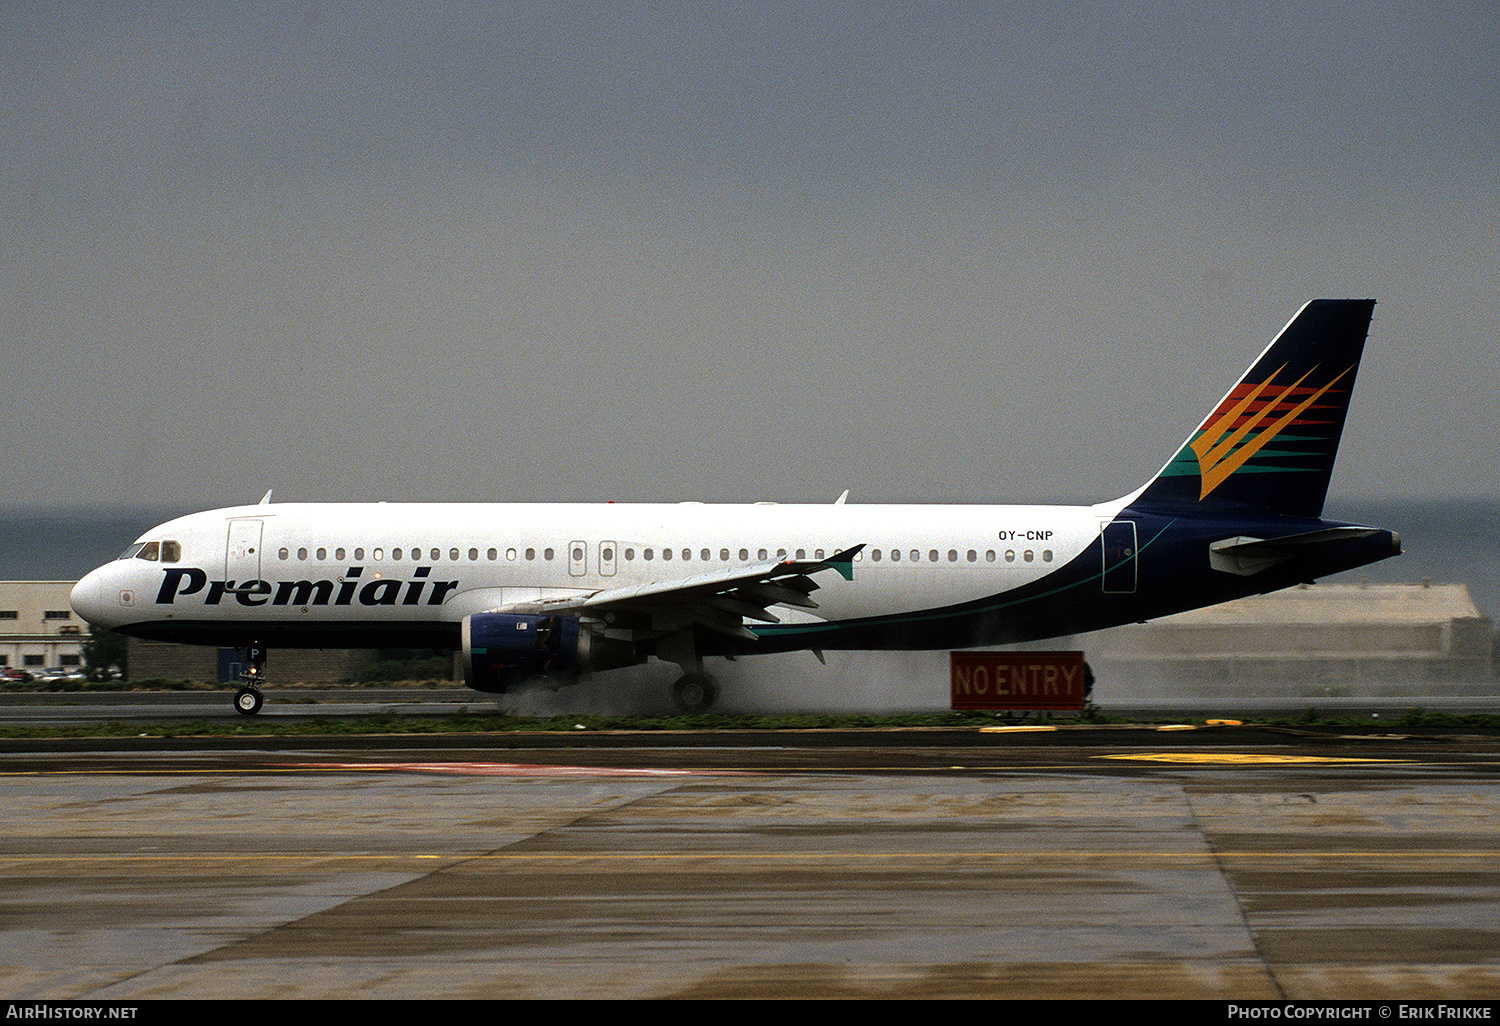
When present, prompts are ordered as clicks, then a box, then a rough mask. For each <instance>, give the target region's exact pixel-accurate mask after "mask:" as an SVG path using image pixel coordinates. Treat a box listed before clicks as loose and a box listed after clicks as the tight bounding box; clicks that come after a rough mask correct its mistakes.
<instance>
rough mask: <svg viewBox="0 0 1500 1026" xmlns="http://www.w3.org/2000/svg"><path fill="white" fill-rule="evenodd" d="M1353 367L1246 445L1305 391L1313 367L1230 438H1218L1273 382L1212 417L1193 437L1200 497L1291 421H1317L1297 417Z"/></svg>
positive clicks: (1283, 415) (1282, 416)
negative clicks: (1295, 394) (1289, 399)
mask: <svg viewBox="0 0 1500 1026" xmlns="http://www.w3.org/2000/svg"><path fill="white" fill-rule="evenodd" d="M1316 369H1317V368H1314V370H1316ZM1353 370H1354V368H1353V367H1346V368H1345V369H1344V371H1343V373H1341V374H1339V376H1338V377H1336V378H1334V379H1333V380H1332V381H1330V382H1329V383H1328V384H1326V385H1324V386H1323V387H1322V388H1320V389H1318V390H1317V391H1316V392H1313V393H1312V394H1311V395H1309V396H1308V397H1307V398H1306V399H1304V400H1302V402H1300V403H1298V404H1297V405H1296V406H1293V407H1292V408H1291V409H1290V410H1288V411H1287V412H1286V413H1283V414H1282V415H1281V416H1280V417H1278V418H1277V419H1276V420H1275V421H1273V422H1272V423H1271V424H1270V425H1269V426H1268V427H1265V428H1262V429H1261V430H1260V431H1259V433H1257V434H1256V435H1255V436H1254V437H1253V438H1251V439H1249V440H1248V441H1246V442H1245V443H1244V444H1243V445H1241V444H1240V443H1241V441H1242V440H1243V439H1244V438H1245V436H1246V435H1247V434H1249V433H1250V432H1251V431H1253V430H1255V429H1256V428H1259V427H1261V425H1262V424H1263V423H1264V421H1265V419H1266V417H1267V415H1269V414H1270V413H1272V412H1274V411H1275V410H1276V409H1277V408H1279V407H1280V406H1281V405H1282V404H1283V403H1284V402H1285V401H1286V400H1287V397H1288V396H1290V395H1291V394H1292V393H1293V391H1301V389H1300V388H1299V386H1300V385H1301V384H1302V382H1304V381H1306V380H1307V377H1308V375H1309V374H1311V373H1313V372H1312V371H1308V372H1307V374H1304V375H1302V377H1300V378H1298V379H1297V383H1296V384H1295V385H1292V386H1290V387H1288V388H1287V389H1285V390H1284V391H1283V392H1282V393H1281V394H1280V395H1279V396H1277V398H1276V399H1275V400H1274V401H1272V402H1271V403H1269V404H1267V405H1266V406H1264V407H1262V408H1261V409H1260V410H1259V411H1258V412H1256V413H1255V414H1254V415H1253V416H1251V417H1247V418H1246V419H1245V421H1244V423H1243V424H1241V425H1240V426H1239V427H1238V428H1236V429H1235V430H1234V432H1233V433H1232V434H1230V435H1229V437H1228V438H1226V439H1224V441H1222V442H1219V443H1218V444H1217V445H1216V444H1215V442H1216V441H1217V440H1218V439H1219V438H1220V437H1221V436H1222V435H1223V434H1224V433H1225V431H1226V430H1228V428H1229V427H1230V426H1231V425H1233V424H1234V423H1235V422H1236V421H1238V420H1239V417H1240V415H1241V414H1242V413H1244V412H1245V410H1246V408H1247V407H1249V406H1250V404H1251V403H1252V402H1253V401H1254V399H1255V398H1256V397H1257V396H1259V395H1260V392H1261V391H1262V390H1263V389H1264V388H1265V387H1266V385H1268V384H1270V382H1269V381H1266V382H1264V383H1262V384H1260V385H1258V386H1256V389H1255V391H1254V392H1252V393H1251V394H1250V395H1249V396H1247V397H1246V398H1245V399H1244V400H1243V401H1242V402H1241V403H1239V405H1237V406H1236V407H1235V408H1234V409H1233V410H1231V411H1230V412H1229V413H1228V414H1227V415H1225V416H1224V417H1221V418H1219V419H1218V420H1216V421H1212V422H1211V423H1209V424H1205V425H1204V428H1203V430H1202V433H1201V434H1199V435H1198V437H1197V438H1195V439H1194V440H1193V441H1192V443H1191V446H1190V448H1191V449H1192V450H1193V452H1195V453H1197V455H1198V469H1199V476H1200V478H1201V479H1202V482H1203V484H1202V489H1201V490H1200V491H1199V493H1198V498H1200V499H1202V498H1204V497H1205V496H1206V495H1208V493H1209V492H1211V491H1213V490H1214V489H1215V488H1217V487H1218V486H1219V485H1220V484H1222V483H1223V481H1224V479H1225V478H1227V477H1229V475H1230V474H1233V473H1234V472H1235V471H1236V470H1238V469H1239V468H1240V467H1241V466H1243V465H1244V463H1245V461H1246V460H1249V459H1250V458H1252V457H1253V456H1255V454H1256V453H1258V452H1260V451H1261V449H1263V448H1265V445H1266V443H1267V442H1269V441H1271V439H1273V438H1275V437H1276V436H1277V435H1279V434H1281V432H1282V431H1283V430H1284V429H1285V428H1286V427H1287V426H1288V425H1290V424H1294V423H1299V424H1300V423H1317V422H1316V421H1312V422H1307V421H1299V420H1298V419H1297V418H1298V417H1300V416H1302V414H1303V413H1305V412H1307V410H1308V408H1309V407H1311V406H1312V405H1313V404H1314V403H1316V402H1317V401H1318V400H1319V399H1321V398H1323V396H1324V395H1325V394H1326V393H1327V392H1328V390H1329V389H1331V388H1333V386H1334V385H1336V384H1338V382H1339V380H1340V379H1341V378H1343V377H1344V376H1345V375H1347V374H1349V373H1350V372H1351V371H1353ZM1278 373H1279V372H1278ZM1273 376H1274V375H1273ZM1273 453H1274V451H1273ZM1273 453H1268V455H1272V454H1273Z"/></svg>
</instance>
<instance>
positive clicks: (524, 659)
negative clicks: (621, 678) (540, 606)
mask: <svg viewBox="0 0 1500 1026" xmlns="http://www.w3.org/2000/svg"><path fill="white" fill-rule="evenodd" d="M463 645H464V683H465V684H466V685H468V686H469V687H471V688H473V689H474V690H475V691H488V692H491V693H494V694H498V693H501V692H505V691H514V690H516V689H517V688H520V687H522V686H523V685H525V684H526V683H528V682H529V681H532V680H534V679H536V678H539V677H540V678H545V679H548V680H552V681H556V682H561V683H564V684H571V683H574V682H575V681H577V680H578V678H579V676H580V675H581V674H585V673H592V672H594V671H596V670H611V669H615V668H616V667H620V666H633V665H635V664H636V663H640V662H644V661H645V658H644V657H643V656H641V655H640V654H638V653H637V651H636V647H635V644H634V643H633V642H629V641H623V640H620V639H617V638H606V637H603V636H601V635H599V634H596V633H594V632H593V631H591V630H589V629H588V628H586V627H584V626H583V625H582V624H580V623H579V622H578V620H577V618H576V617H571V616H528V615H517V614H512V613H475V614H473V615H471V616H466V617H464V620H463Z"/></svg>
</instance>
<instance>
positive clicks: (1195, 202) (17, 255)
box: [0, 0, 1500, 507]
mask: <svg viewBox="0 0 1500 1026" xmlns="http://www.w3.org/2000/svg"><path fill="white" fill-rule="evenodd" d="M120 6H121V5H117V4H108V5H86V4H77V3H61V4H59V3H57V2H55V0H54V2H50V3H45V4H42V3H35V4H33V3H14V2H8V0H7V2H5V3H4V4H3V6H0V138H3V139H4V144H3V145H0V425H3V431H4V446H3V452H0V483H3V487H4V490H3V494H0V504H9V505H47V504H68V505H72V504H80V503H100V504H106V505H136V504H141V503H153V504H162V503H165V504H174V505H180V506H184V507H196V506H214V505H226V504H231V503H236V502H253V501H255V500H256V499H258V498H259V497H260V495H261V494H262V493H263V492H264V491H265V490H266V489H267V488H274V489H275V490H276V497H277V498H278V499H283V500H288V501H291V500H320V499H328V500H363V499H390V500H399V499H409V500H440V499H452V500H464V501H489V500H526V501H537V500H554V499H559V500H560V499H579V500H592V499H620V500H657V499H661V500H677V499H702V500H710V501H712V500H732V501H745V500H758V499H776V500H781V501H818V502H821V501H832V500H833V499H834V498H835V497H836V496H837V495H838V494H839V493H840V492H841V491H843V490H844V489H845V488H848V489H850V490H851V500H850V501H922V500H934V501H987V500H1002V501H1020V500H1026V499H1034V498H1044V497H1071V498H1077V499H1105V498H1111V497H1114V496H1116V495H1119V494H1122V493H1124V492H1126V491H1129V490H1130V489H1132V488H1134V487H1135V486H1136V485H1137V484H1139V483H1140V482H1141V481H1142V480H1144V479H1145V478H1146V477H1148V476H1149V475H1150V474H1152V473H1154V472H1155V471H1156V470H1157V469H1158V468H1159V467H1160V466H1161V464H1162V463H1164V462H1165V461H1166V460H1167V458H1168V457H1170V456H1171V455H1172V453H1173V451H1174V450H1175V448H1176V446H1177V445H1178V443H1179V442H1180V441H1181V440H1182V439H1183V438H1184V437H1185V436H1186V435H1187V433H1188V432H1189V431H1190V430H1191V429H1192V428H1193V427H1194V426H1195V425H1196V424H1197V422H1198V421H1199V420H1200V419H1201V418H1202V416H1203V415H1204V413H1205V412H1206V411H1207V409H1208V408H1209V407H1210V406H1211V405H1212V403H1213V402H1215V401H1216V400H1217V399H1218V398H1219V396H1220V395H1221V394H1222V393H1223V392H1224V391H1225V390H1226V389H1227V388H1228V386H1229V385H1230V384H1232V383H1233V381H1234V380H1235V379H1236V378H1237V377H1238V375H1239V374H1240V372H1241V371H1242V370H1243V369H1244V367H1245V366H1246V365H1247V364H1248V363H1249V362H1250V361H1251V360H1252V359H1253V358H1254V356H1255V355H1256V354H1257V353H1258V352H1259V351H1260V349H1261V348H1262V347H1263V346H1264V345H1265V344H1266V342H1267V341H1269V339H1270V338H1271V336H1272V335H1274V334H1275V332H1276V331H1277V330H1278V329H1279V328H1280V327H1281V326H1282V325H1283V324H1284V323H1285V322H1286V321H1287V320H1288V319H1289V318H1290V317H1291V316H1292V314H1293V313H1295V312H1296V310H1297V309H1298V307H1300V306H1301V305H1302V304H1303V303H1304V302H1305V301H1306V300H1308V299H1311V298H1315V297H1324V296H1328V297H1335V298H1344V297H1360V298H1362V297H1374V298H1375V299H1377V300H1378V301H1379V305H1378V306H1377V308H1376V311H1375V322H1374V326H1373V330H1372V334H1371V344H1370V346H1369V348H1368V349H1367V351H1366V355H1365V363H1364V367H1363V369H1362V372H1361V375H1360V381H1359V384H1358V388H1357V394H1356V399H1355V403H1354V406H1353V410H1352V413H1351V416H1350V420H1349V425H1348V431H1347V433H1346V438H1345V443H1344V449H1343V453H1342V455H1341V459H1340V465H1339V469H1338V471H1337V473H1336V477H1335V480H1334V483H1333V488H1332V492H1333V494H1335V495H1344V496H1349V497H1362V498H1379V497H1394V496H1476V495H1483V496H1494V495H1496V494H1497V493H1500V484H1497V480H1500V456H1497V451H1500V445H1497V439H1496V425H1497V423H1500V417H1497V412H1500V388H1497V386H1500V373H1497V371H1496V366H1497V363H1496V340H1497V337H1500V332H1497V327H1500V303H1497V299H1500V275H1497V263H1500V245H1497V243H1500V231H1497V228H1500V203H1497V183H1500V152H1497V151H1500V115H1497V111H1500V88H1497V87H1500V72H1497V69H1500V17H1497V15H1496V13H1495V7H1494V5H1493V4H1492V3H1475V4H1462V5H1455V4H1442V3H1438V4H1432V3H1421V4H1417V3H1412V4H1397V3H1380V2H1373V3H1372V2H1370V0H1361V2H1359V3H1348V4H1337V3H1332V4H1330V3H1319V4H1306V5H1301V4H1272V3H1261V4H1254V5H1221V4H1212V3H1210V4H1206V5H1205V4H1203V3H1192V4H1181V5H1177V4H1158V3H1138V4H1131V3H1106V4H1087V3H1066V4H1064V3H1058V4H1055V5H1054V4H1044V3H1021V4H1001V3H995V2H989V3H983V4H974V5H956V4H949V5H938V6H935V7H934V6H928V5H906V4H895V3H839V4H816V5H813V4H806V5H803V4H766V3H733V4H729V3H726V4H709V3H695V4H687V5H667V4H622V3H609V4H600V5H588V4H559V3H545V2H542V3H539V2H535V0H533V2H530V3H527V4H525V5H516V6H515V8H514V9H511V8H509V7H506V6H502V5H472V6H471V5H462V4H431V5H423V6H416V7H410V8H406V9H404V10H398V9H394V8H392V7H391V6H390V5H387V4H383V3H381V4H368V5H366V4H360V3H348V2H344V3H319V2H304V3H287V4H282V3H253V4H248V3H240V2H234V0H231V2H227V3H220V4H218V5H217V9H216V10H212V11H210V10H207V9H206V6H205V5H202V4H197V3H193V4H187V3H182V4H147V5H135V6H132V7H131V8H130V9H128V10H126V11H123V12H122V11H121V10H119V7H120Z"/></svg>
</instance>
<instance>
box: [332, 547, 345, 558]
mask: <svg viewBox="0 0 1500 1026" xmlns="http://www.w3.org/2000/svg"><path fill="white" fill-rule="evenodd" d="M333 558H334V559H343V558H344V550H343V549H342V548H337V549H334V550H333Z"/></svg>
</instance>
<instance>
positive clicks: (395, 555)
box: [391, 549, 401, 559]
mask: <svg viewBox="0 0 1500 1026" xmlns="http://www.w3.org/2000/svg"><path fill="white" fill-rule="evenodd" d="M391 558H392V559H400V558H401V550H400V549H392V550H391Z"/></svg>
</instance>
